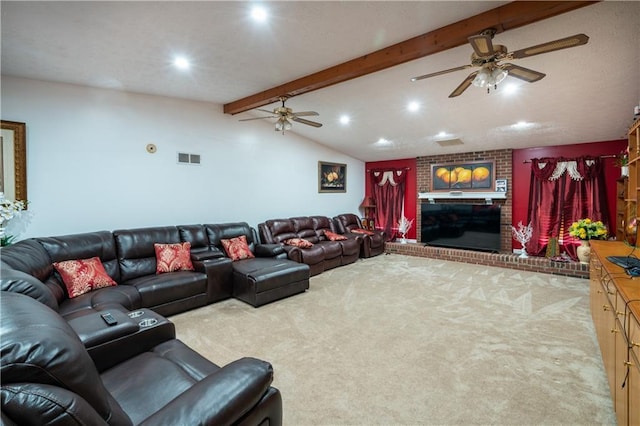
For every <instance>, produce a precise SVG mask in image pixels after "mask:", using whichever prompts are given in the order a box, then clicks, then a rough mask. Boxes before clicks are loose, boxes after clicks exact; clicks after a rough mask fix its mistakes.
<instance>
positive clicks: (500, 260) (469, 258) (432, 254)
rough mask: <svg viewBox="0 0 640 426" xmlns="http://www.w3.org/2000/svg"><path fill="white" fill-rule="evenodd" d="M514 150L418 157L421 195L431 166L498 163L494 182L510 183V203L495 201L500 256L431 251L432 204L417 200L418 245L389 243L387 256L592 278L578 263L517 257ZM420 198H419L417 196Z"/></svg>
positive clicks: (428, 187) (474, 201)
mask: <svg viewBox="0 0 640 426" xmlns="http://www.w3.org/2000/svg"><path fill="white" fill-rule="evenodd" d="M512 154H513V153H512V150H511V149H502V150H492V151H474V152H464V153H459V154H448V155H432V156H425V157H418V158H417V159H416V160H417V161H416V180H417V192H418V193H421V192H430V191H431V165H432V164H446V163H468V162H474V161H494V162H495V176H494V179H506V180H507V193H506V199H494V200H493V203H497V204H500V206H501V218H500V224H501V225H500V253H486V252H478V251H470V250H463V249H452V248H442V247H430V246H424V245H423V244H422V242H421V241H420V240H421V236H420V230H421V229H422V224H421V205H422V203H428V202H429V201H428V200H426V199H420V198H418V199H417V203H416V221H415V222H416V224H415V229H416V230H417V232H416V239H417V244H401V243H399V242H389V243H387V244H386V246H385V251H386V252H387V253H396V254H405V255H410V256H420V257H429V258H436V259H443V260H451V261H456V262H466V263H474V264H479V265H488V266H497V267H503V268H510V269H518V270H525V271H532V272H544V273H549V274H556V275H568V276H575V277H580V278H588V277H589V270H588V267H587V265H582V264H580V263H578V262H570V263H559V262H553V261H551V260H549V259H547V258H544V257H530V258H527V259H521V258H519V257H518V255H515V254H513V250H512V241H513V240H512V237H511V224H512V212H513V191H514V188H513V185H512V182H513V155H512ZM518 190H520V191H528V188H518ZM416 197H418V194H416ZM437 202H438V203H471V204H477V203H485V199H484V198H478V199H464V200H458V199H455V200H438V201H437Z"/></svg>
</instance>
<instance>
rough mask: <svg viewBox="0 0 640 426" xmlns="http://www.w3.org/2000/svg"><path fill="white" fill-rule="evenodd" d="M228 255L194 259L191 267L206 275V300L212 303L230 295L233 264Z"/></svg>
mask: <svg viewBox="0 0 640 426" xmlns="http://www.w3.org/2000/svg"><path fill="white" fill-rule="evenodd" d="M232 263H233V262H232V260H231V259H229V258H228V257H222V258H216V259H207V260H196V261H193V267H194V269H195V270H196V271H198V272H202V273H204V274H206V275H207V302H208V303H213V302H217V301H218V300H223V299H227V298H229V297H231V293H232V288H233V266H232Z"/></svg>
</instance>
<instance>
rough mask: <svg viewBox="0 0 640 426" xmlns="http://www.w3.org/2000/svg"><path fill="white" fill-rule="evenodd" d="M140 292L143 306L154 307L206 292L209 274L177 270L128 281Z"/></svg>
mask: <svg viewBox="0 0 640 426" xmlns="http://www.w3.org/2000/svg"><path fill="white" fill-rule="evenodd" d="M127 284H128V285H132V286H134V287H135V288H136V289H137V290H138V292H139V293H140V300H141V302H142V306H144V307H148V308H154V307H156V306H158V305H162V304H165V303H171V302H175V301H177V300H181V299H186V298H188V297H193V296H198V295H201V294H205V293H206V291H207V275H206V274H203V273H200V272H191V271H177V272H170V273H167V274H160V275H155V274H154V275H145V276H142V277H138V278H135V279H133V280H129V281H127Z"/></svg>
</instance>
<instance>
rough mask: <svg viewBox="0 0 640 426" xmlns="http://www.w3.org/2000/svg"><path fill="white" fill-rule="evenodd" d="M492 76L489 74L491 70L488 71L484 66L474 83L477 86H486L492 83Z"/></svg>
mask: <svg viewBox="0 0 640 426" xmlns="http://www.w3.org/2000/svg"><path fill="white" fill-rule="evenodd" d="M490 78H491V74H489V71H487V69H486V68H482V69H481V70H480V71H478V74H477V75H476V77H475V78H474V79H473V81H472V84H473V85H474V86H476V87H485V86H487V85H489V84H490V83H489V80H490Z"/></svg>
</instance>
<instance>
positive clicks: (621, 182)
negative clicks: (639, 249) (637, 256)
mask: <svg viewBox="0 0 640 426" xmlns="http://www.w3.org/2000/svg"><path fill="white" fill-rule="evenodd" d="M627 180H628V178H627V177H626V176H623V177H621V178H620V179H618V180H617V181H616V240H618V241H624V227H625V224H626V218H627Z"/></svg>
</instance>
